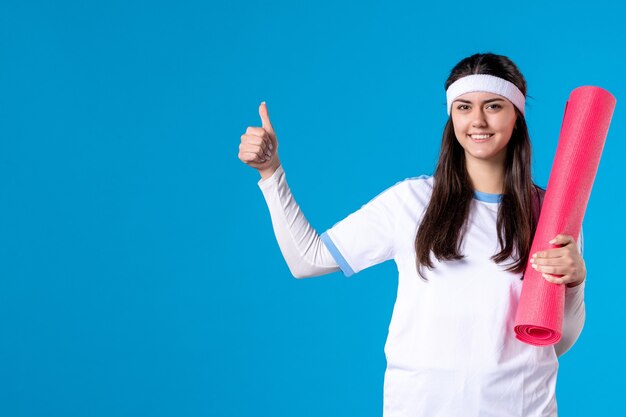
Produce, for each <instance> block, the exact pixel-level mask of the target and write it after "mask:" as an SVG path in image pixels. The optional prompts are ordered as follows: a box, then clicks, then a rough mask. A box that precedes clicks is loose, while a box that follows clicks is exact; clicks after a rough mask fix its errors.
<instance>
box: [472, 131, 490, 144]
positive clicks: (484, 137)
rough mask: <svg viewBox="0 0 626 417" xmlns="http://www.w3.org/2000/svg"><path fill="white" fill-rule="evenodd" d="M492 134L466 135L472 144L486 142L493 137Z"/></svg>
mask: <svg viewBox="0 0 626 417" xmlns="http://www.w3.org/2000/svg"><path fill="white" fill-rule="evenodd" d="M493 135H494V134H493V133H490V134H488V135H467V137H469V138H470V139H471V140H472V141H474V142H486V141H488V140H489V139H491V138H492V137H493Z"/></svg>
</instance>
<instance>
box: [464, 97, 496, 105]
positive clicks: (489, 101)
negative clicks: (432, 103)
mask: <svg viewBox="0 0 626 417" xmlns="http://www.w3.org/2000/svg"><path fill="white" fill-rule="evenodd" d="M454 101H460V102H461V103H469V104H472V102H471V101H469V100H463V99H462V98H458V99H456V100H454ZM492 101H504V100H503V99H501V98H490V99H489V100H484V101H483V104H485V103H491V102H492Z"/></svg>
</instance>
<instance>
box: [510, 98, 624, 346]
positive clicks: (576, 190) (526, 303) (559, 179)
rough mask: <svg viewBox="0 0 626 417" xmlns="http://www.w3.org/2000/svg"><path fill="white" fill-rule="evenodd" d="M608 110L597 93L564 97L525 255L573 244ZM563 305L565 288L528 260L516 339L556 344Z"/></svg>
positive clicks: (611, 102) (611, 101)
mask: <svg viewBox="0 0 626 417" xmlns="http://www.w3.org/2000/svg"><path fill="white" fill-rule="evenodd" d="M614 109H615V97H613V95H611V93H609V92H608V91H606V90H604V89H602V88H598V87H591V86H585V87H579V88H576V89H574V90H573V91H572V93H571V94H570V97H569V100H568V101H567V103H566V104H565V114H564V116H563V124H562V125H561V133H560V136H559V142H558V145H557V149H556V154H555V156H554V163H553V164H552V170H551V172H550V179H549V180H548V187H547V188H546V194H545V196H544V200H543V207H542V210H541V214H540V215H539V222H538V223H537V230H536V232H535V236H534V238H533V243H532V245H531V249H530V253H531V254H533V253H535V252H537V251H540V250H545V249H551V248H555V247H559V245H551V244H549V243H548V241H550V240H552V239H553V238H554V237H555V236H556V235H558V234H560V233H562V234H567V235H570V236H572V237H573V238H574V239H575V240H577V239H578V233H579V232H580V228H581V226H582V222H583V217H584V215H585V210H586V209H587V202H588V201H589V195H590V194H591V186H592V185H593V181H594V180H595V177H596V172H597V171H598V165H599V163H600V156H601V154H602V149H603V148H604V142H605V140H606V135H607V132H608V130H609V124H610V123H611V117H612V116H613V110H614ZM564 304H565V285H564V284H553V283H551V282H548V281H546V280H545V278H543V276H542V275H541V273H540V272H538V271H536V270H535V269H533V268H532V267H531V266H530V259H529V262H528V264H526V270H525V271H524V281H523V284H522V292H521V295H520V300H519V304H518V306H517V312H516V315H515V333H516V337H517V338H518V339H519V340H521V341H522V342H525V343H528V344H531V345H535V346H547V345H552V344H555V343H557V342H558V341H559V340H560V339H561V330H562V326H563V314H564Z"/></svg>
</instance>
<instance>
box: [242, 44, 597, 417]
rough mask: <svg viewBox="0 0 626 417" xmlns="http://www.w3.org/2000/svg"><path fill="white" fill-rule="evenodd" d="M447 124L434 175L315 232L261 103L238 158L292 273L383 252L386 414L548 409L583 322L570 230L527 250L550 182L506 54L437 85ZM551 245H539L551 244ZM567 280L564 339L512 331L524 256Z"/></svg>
mask: <svg viewBox="0 0 626 417" xmlns="http://www.w3.org/2000/svg"><path fill="white" fill-rule="evenodd" d="M445 88H446V96H447V112H448V114H449V116H450V117H449V118H448V121H447V123H446V125H445V127H444V130H443V139H442V144H441V152H440V155H439V161H438V163H437V167H436V168H435V172H434V174H433V175H422V176H419V177H414V178H407V179H405V180H403V181H399V182H397V183H396V184H395V185H393V186H391V187H389V188H387V189H386V190H384V191H383V192H382V193H380V194H378V195H377V196H376V197H375V198H373V199H372V200H370V201H369V202H368V203H367V204H365V205H363V206H362V207H361V208H360V209H359V210H357V211H355V212H354V213H352V214H350V215H349V216H347V217H346V218H345V219H343V220H341V221H340V222H338V223H336V224H335V225H334V226H333V227H331V228H330V229H329V230H327V231H326V232H324V233H323V234H322V235H321V236H318V234H317V232H316V231H315V230H314V229H313V228H312V227H311V226H310V225H309V223H308V222H307V220H306V219H305V217H304V215H303V214H302V212H301V211H300V208H299V207H298V205H297V203H296V202H295V200H294V199H293V196H292V195H291V192H290V190H289V187H288V185H287V182H286V180H285V172H284V170H283V168H282V165H281V164H280V162H279V159H278V152H277V151H278V142H277V138H276V134H275V132H274V129H273V127H272V125H271V123H270V120H269V115H268V112H267V107H266V105H265V102H263V103H261V106H260V108H259V113H260V116H261V120H262V127H249V128H248V130H247V131H246V133H245V134H244V135H242V136H241V145H240V152H239V158H240V159H241V160H242V161H243V162H244V163H246V164H248V165H250V166H252V167H254V168H256V169H257V170H259V172H260V174H261V177H262V178H261V180H260V181H259V183H258V185H259V187H260V188H261V190H262V192H263V195H264V197H265V199H266V202H267V204H268V207H269V210H270V215H271V218H272V224H273V227H274V231H275V234H276V238H277V240H278V244H279V246H280V249H281V251H282V253H283V256H284V257H285V260H286V261H287V264H288V265H289V268H290V270H291V272H292V274H293V275H294V276H295V277H296V278H303V277H313V276H319V275H323V274H328V273H331V272H334V271H339V270H341V271H342V272H343V273H344V274H345V275H346V276H350V275H352V274H355V273H357V272H359V271H361V270H363V269H365V268H368V267H370V266H372V265H375V264H378V263H380V262H383V261H385V260H388V259H394V260H395V262H396V264H397V266H398V271H399V281H398V294H397V299H396V303H395V306H394V311H393V315H392V318H391V323H390V325H389V334H388V337H387V342H386V344H385V355H386V358H387V369H386V372H385V382H384V412H383V414H384V416H386V417H392V416H424V417H433V416H455V417H456V416H464V417H468V416H476V417H478V416H481V417H484V416H494V417H496V416H497V417H506V416H519V417H521V416H524V417H533V416H537V417H538V416H556V415H557V404H556V396H555V389H556V378H557V369H558V360H557V357H558V356H560V355H562V354H563V353H564V352H565V351H567V350H568V349H569V348H570V347H571V346H572V345H573V344H574V342H575V341H576V339H577V338H578V336H579V334H580V332H581V330H582V327H583V324H584V320H585V306H584V280H585V276H586V269H585V263H584V261H583V259H582V256H581V254H582V230H581V233H580V234H579V238H578V241H575V239H574V238H573V237H572V236H568V235H563V234H561V235H558V236H555V238H554V240H553V241H551V242H550V243H553V244H555V245H559V247H556V248H553V249H548V250H545V251H541V252H538V253H536V254H532V257H530V259H529V255H530V254H529V251H530V246H531V243H532V239H533V236H534V233H535V229H536V225H537V221H538V217H539V213H540V210H541V203H542V198H543V195H544V194H545V190H544V189H541V188H539V187H538V186H537V185H535V184H534V183H533V181H532V176H531V145H530V138H529V135H528V130H527V126H526V120H525V118H524V103H525V98H526V82H525V80H524V77H523V76H522V74H521V73H520V71H519V70H518V68H517V66H516V65H515V64H514V63H513V62H512V61H511V60H509V59H508V58H507V57H505V56H501V55H495V54H491V53H486V54H475V55H472V56H470V57H468V58H465V59H463V60H461V61H460V62H459V63H458V64H457V65H456V66H455V67H454V68H453V69H452V71H451V74H450V76H449V77H448V79H447V81H446V83H445ZM547 244H548V242H546V245H547ZM529 261H530V263H531V266H532V267H534V268H535V269H537V270H538V271H540V272H542V273H543V276H544V277H545V279H546V280H548V281H550V282H552V283H554V285H566V295H565V319H564V325H563V337H562V339H561V341H560V342H559V343H558V344H556V345H554V346H545V347H537V346H532V345H528V344H525V343H523V342H521V341H519V340H518V339H517V338H516V337H515V333H514V331H513V326H514V319H515V312H516V309H517V304H518V301H519V296H520V292H521V288H522V278H523V271H524V269H525V266H526V265H527V264H528V262H529Z"/></svg>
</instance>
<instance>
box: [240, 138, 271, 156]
mask: <svg viewBox="0 0 626 417" xmlns="http://www.w3.org/2000/svg"><path fill="white" fill-rule="evenodd" d="M241 142H242V143H243V144H245V145H250V146H259V147H260V148H261V149H262V150H263V152H265V153H268V154H270V155H271V153H272V152H271V147H270V140H269V138H267V137H265V136H264V137H259V136H256V135H241Z"/></svg>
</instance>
